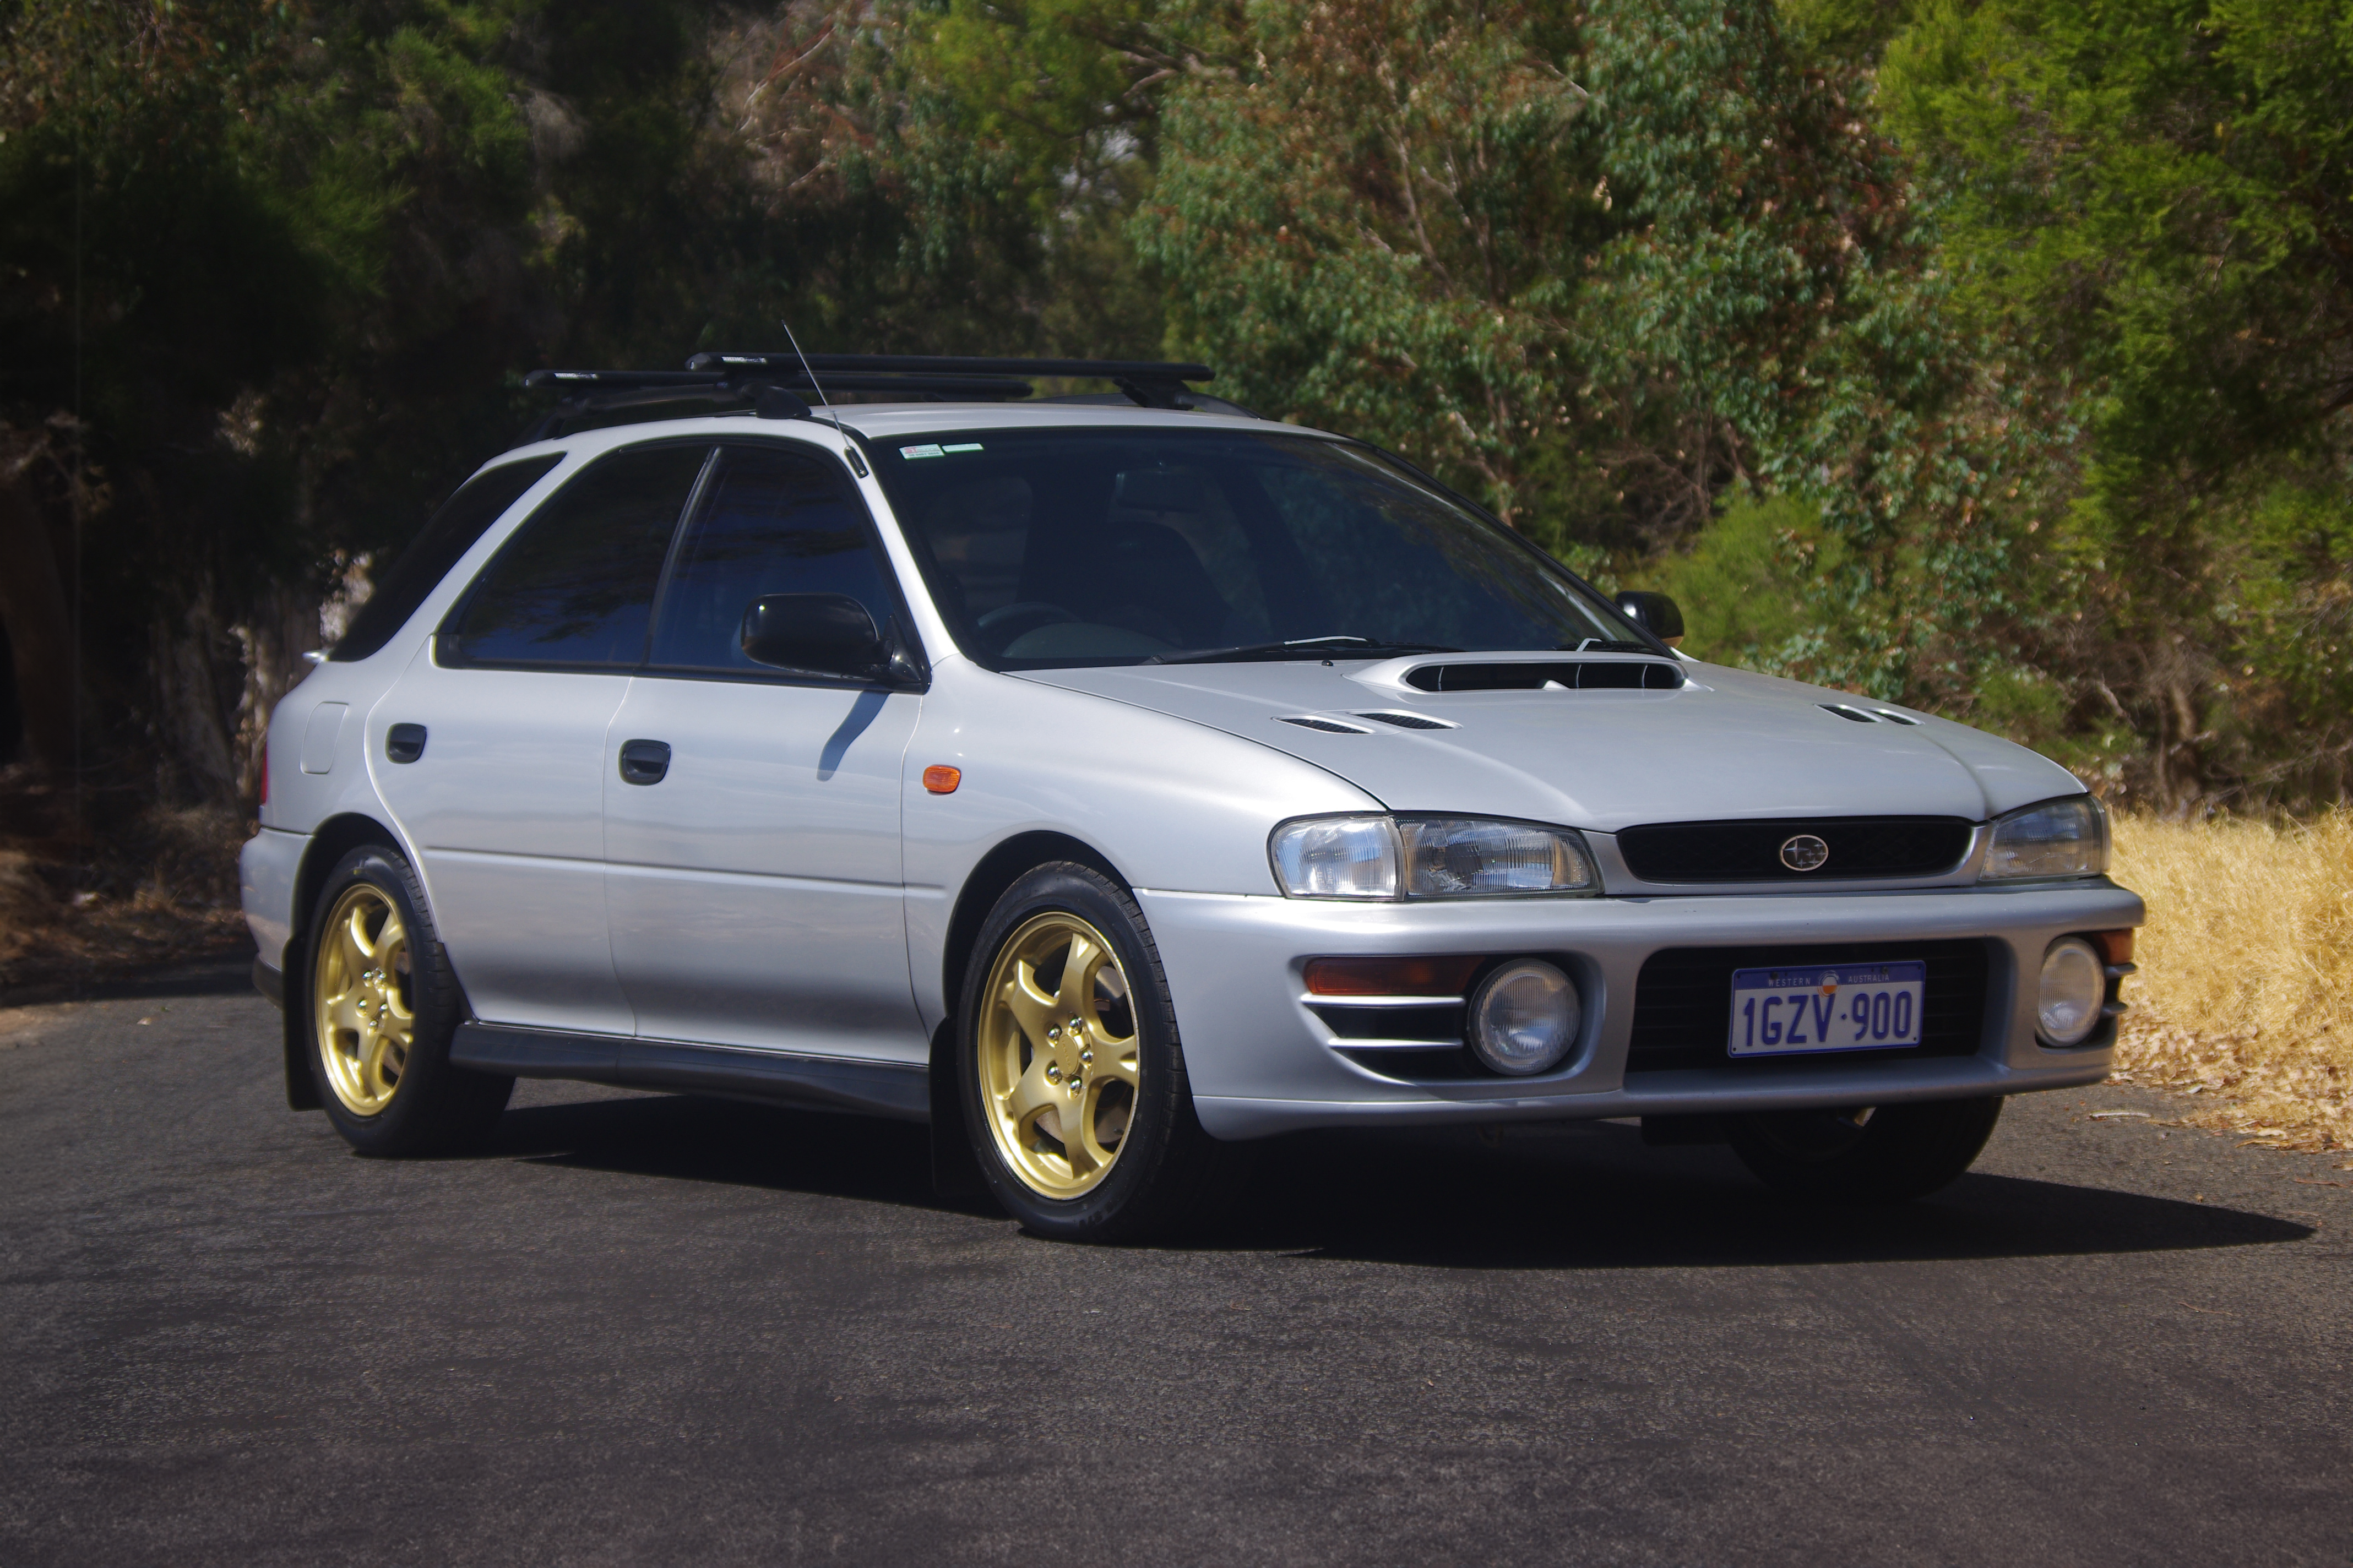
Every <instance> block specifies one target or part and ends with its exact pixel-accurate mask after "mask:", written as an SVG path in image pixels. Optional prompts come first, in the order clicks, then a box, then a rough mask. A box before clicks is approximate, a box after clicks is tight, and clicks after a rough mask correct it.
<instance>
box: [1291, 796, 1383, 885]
mask: <svg viewBox="0 0 2353 1568" xmlns="http://www.w3.org/2000/svg"><path fill="white" fill-rule="evenodd" d="M1268 848H1269V849H1270V850H1271V853H1272V854H1273V857H1274V874H1275V879H1276V880H1278V881H1280V882H1281V883H1282V890H1283V891H1284V892H1286V893H1289V894H1290V895H1291V896H1292V897H1293V898H1294V899H1394V898H1396V897H1397V890H1398V834H1397V824H1396V823H1394V822H1391V821H1390V820H1389V819H1388V817H1386V816H1316V817H1310V818H1308V819H1307V820H1306V821H1304V822H1286V823H1284V824H1283V825H1282V826H1281V827H1278V828H1276V829H1275V830H1274V837H1273V838H1272V839H1271V840H1270V841H1269V843H1268Z"/></svg>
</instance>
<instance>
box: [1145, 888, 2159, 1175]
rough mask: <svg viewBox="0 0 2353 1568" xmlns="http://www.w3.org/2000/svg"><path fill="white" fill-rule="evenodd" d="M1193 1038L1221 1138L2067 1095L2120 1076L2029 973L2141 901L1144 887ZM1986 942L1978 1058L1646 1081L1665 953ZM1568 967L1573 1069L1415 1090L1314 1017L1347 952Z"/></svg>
mask: <svg viewBox="0 0 2353 1568" xmlns="http://www.w3.org/2000/svg"><path fill="white" fill-rule="evenodd" d="M1136 898H1137V900H1138V902H1139V903H1140V904H1141V905H1142V906H1143V909H1144V911H1145V919H1146V920H1147V921H1150V922H1151V926H1152V931H1153V935H1154V937H1155V942H1156V943H1157V945H1158V948H1159V951H1160V958H1161V963H1162V965H1163V967H1164V969H1165V970H1166V973H1167V976H1168V983H1169V987H1170V990H1171V992H1172V994H1173V997H1174V1000H1175V1002H1176V1016H1177V1019H1178V1021H1179V1024H1180V1026H1181V1027H1182V1029H1183V1031H1184V1047H1185V1062H1186V1069H1187V1075H1188V1077H1189V1078H1190V1079H1191V1082H1192V1087H1193V1100H1194V1105H1195V1108H1196V1109H1197V1110H1198V1114H1199V1116H1200V1119H1201V1124H1202V1126H1203V1127H1204V1128H1206V1129H1207V1130H1208V1131H1209V1132H1210V1133H1211V1134H1213V1135H1214V1136H1217V1137H1220V1138H1229V1139H1233V1138H1254V1137H1261V1136H1265V1135H1267V1134H1271V1133H1275V1132H1282V1131H1293V1130H1295V1129H1299V1128H1306V1127H1328V1126H1343V1125H1349V1126H1357V1125H1371V1124H1388V1125H1410V1124H1421V1125H1427V1124H1436V1123H1443V1122H1464V1121H1470V1122H1491V1121H1560V1120H1573V1119H1590V1118H1597V1117H1611V1116H1635V1115H1653V1116H1655V1115H1672V1114H1683V1113H1705V1112H1720V1111H1741V1110H1780V1109H1789V1110H1794V1109H1799V1108H1801V1107H1805V1106H1815V1105H1857V1104H1871V1105H1887V1104H1894V1103H1897V1102H1900V1101H1905V1100H1957V1099H1965V1098H1968V1097H1971V1096H1977V1095H2006V1094H2021V1093H2025V1092H2028V1091H2031V1090H2034V1089H2067V1088H2072V1087H2073V1086H2076V1085H2080V1084H2087V1083H2096V1082H2098V1081H2099V1080H2100V1079H2104V1078H2105V1077H2106V1076H2107V1073H2108V1069H2109V1067H2110V1065H2111V1061H2112V1058H2113V1056H2114V1050H2113V1047H2111V1046H2105V1045H2099V1046H2092V1047H2079V1048H2077V1049H2073V1050H2052V1049H2051V1048H2049V1047H2045V1046H2043V1045H2042V1043H2041V1042H2040V1041H2039V1040H2037V1039H2036V1037H2035V1028H2034V1005H2035V997H2034V994H2033V991H2032V988H2031V985H2030V984H2022V983H2021V977H2022V976H2024V977H2031V976H2032V975H2034V974H2036V973H2039V971H2040V968H2041V964H2042V953H2043V950H2044V949H2045V948H2046V947H2048V946H2049V944H2050V943H2051V942H2052V941H2053V940H2054V939H2056V938H2058V937H2061V936H2064V935H2066V934H2068V933H2069V932H2072V931H2109V930H2115V929H2116V928H2119V927H2125V926H2137V925H2139V924H2140V923H2142V921H2143V919H2144V918H2145V910H2144V909H2143V906H2142V903H2141V900H2140V899H2139V897H2138V895H2137V894H2134V893H2132V892H2129V891H2127V890H2126V889H2122V888H2119V887H2117V886H2116V885H2115V884H2114V883H2112V882H2109V881H2107V880H2106V879H2097V880H2092V881H2084V882H2073V883H2064V884H2045V885H2042V886H2030V887H2017V888H1969V889H1911V890H1902V891H1886V892H1870V893H1826V894H1812V893H1809V894H1759V895H1713V896H1706V897H1693V898H1598V899H1561V900H1495V901H1493V902H1485V901H1474V900H1462V901H1460V902H1444V903H1440V902H1435V901H1433V902H1430V903H1422V904H1369V905H1349V904H1342V903H1332V902H1324V901H1320V900H1303V899H1283V898H1275V897H1263V896H1240V895H1226V894H1203V893H1170V892H1158V891H1153V890H1149V889H1137V892H1136ZM1967 938H1977V939H1982V940H1984V941H1985V942H1987V943H1988V944H1989V951H1990V953H1991V956H1992V959H1993V962H1992V963H1991V964H1990V966H1989V971H1988V977H1987V981H1986V987H1987V995H1986V1003H1985V1012H1984V1020H1983V1039H1982V1040H1981V1042H1980V1043H1979V1046H1978V1050H1977V1051H1976V1052H1975V1054H1973V1055H1969V1056H1947V1057H1923V1058H1918V1059H1915V1060H1894V1061H1887V1060H1881V1061H1874V1062H1871V1063H1868V1064H1862V1063H1857V1064H1853V1065H1840V1064H1838V1063H1837V1062H1835V1060H1834V1059H1831V1058H1810V1060H1809V1061H1808V1063H1807V1065H1806V1066H1805V1068H1803V1070H1801V1071H1796V1070H1793V1071H1782V1070H1778V1064H1774V1063H1763V1062H1756V1061H1746V1062H1742V1063H1738V1064H1732V1063H1730V1062H1727V1064H1726V1065H1725V1067H1723V1068H1705V1069H1686V1070H1678V1071H1649V1072H1632V1073H1630V1072H1628V1071H1627V1065H1626V1064H1627V1057H1628V1052H1629V1047H1630V1040H1631V1037H1632V1030H1633V1023H1634V1017H1633V1014H1634V1006H1633V1004H1634V992H1635V982H1636V979H1637V976H1638V975H1639V974H1640V973H1641V968H1642V964H1643V962H1644V960H1646V959H1648V958H1649V957H1650V956H1651V954H1652V953H1654V952H1659V951H1660V950H1662V949H1665V948H1689V947H1757V946H1760V945H1787V946H1789V947H1792V948H1802V947H1808V946H1814V945H1819V944H1826V943H1835V942H1873V943H1885V942H1903V941H1919V942H1944V941H1950V940H1953V939H1967ZM1440 953H1477V954H1482V955H1498V956H1500V955H1504V954H1512V953H1537V954H1557V955H1564V956H1566V957H1567V959H1568V960H1569V961H1570V962H1571V963H1572V964H1573V966H1574V967H1575V969H1576V970H1577V973H1578V980H1579V984H1580V988H1581V989H1582V991H1583V993H1584V1001H1585V1026H1584V1033H1583V1036H1582V1037H1581V1038H1580V1039H1579V1040H1578V1042H1577V1048H1576V1049H1575V1050H1574V1051H1572V1052H1571V1053H1570V1055H1569V1057H1568V1058H1567V1060H1566V1061H1565V1062H1564V1063H1563V1064H1562V1066H1561V1067H1560V1068H1557V1069H1556V1070H1555V1071H1553V1072H1550V1073H1546V1074H1543V1075H1541V1076H1538V1077H1535V1078H1527V1079H1502V1078H1493V1077H1486V1078H1462V1079H1445V1080H1442V1081H1419V1082H1403V1081H1399V1080H1398V1079H1395V1078H1392V1077H1389V1076H1386V1075H1385V1074H1383V1073H1381V1072H1376V1071H1374V1070H1371V1069H1370V1068H1367V1067H1365V1066H1360V1065H1359V1063H1358V1061H1357V1060H1352V1059H1351V1058H1349V1057H1347V1056H1345V1055H1343V1054H1342V1053H1341V1050H1340V1049H1338V1048H1336V1047H1335V1039H1336V1037H1335V1035H1334V1033H1333V1031H1332V1029H1331V1028H1329V1027H1328V1026H1326V1025H1325V1024H1324V1021H1323V1020H1322V1019H1321V1018H1319V1017H1318V1016H1316V1015H1315V1014H1314V1012H1312V1011H1310V1010H1309V1008H1308V1005H1307V1003H1306V999H1305V992H1306V984H1305V977H1304V970H1305V966H1306V963H1307V961H1308V960H1309V959H1311V958H1320V957H1326V956H1337V955H1366V956H1382V955H1398V956H1404V955H1420V954H1440Z"/></svg>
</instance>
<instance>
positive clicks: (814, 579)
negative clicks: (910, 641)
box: [652, 447, 892, 671]
mask: <svg viewBox="0 0 2353 1568" xmlns="http://www.w3.org/2000/svg"><path fill="white" fill-rule="evenodd" d="M769 594H847V595H849V596H850V597H851V598H853V599H856V600H857V601H858V602H859V603H860V604H861V605H865V606H866V612H867V614H869V615H871V616H873V617H874V624H875V626H877V627H888V626H890V624H891V617H892V597H891V594H890V590H889V588H888V586H887V584H886V579H885V577H884V567H883V563H882V560H881V556H880V555H879V554H878V553H877V552H876V550H875V547H874V542H873V530H872V529H871V526H870V525H869V523H868V521H867V518H866V509H865V508H864V507H863V506H861V505H860V504H859V502H858V500H856V498H855V497H854V496H853V495H852V494H851V492H850V490H849V485H848V482H847V481H846V480H845V479H843V478H842V476H841V475H840V473H839V470H838V469H837V468H836V467H835V465H834V464H832V463H831V462H829V461H828V460H826V459H825V458H818V457H814V456H810V455H805V454H802V453H798V452H794V451H790V450H786V449H782V448H778V447H724V448H723V449H722V450H721V452H720V455H719V468H718V469H717V471H716V472H715V473H714V474H713V475H712V480H711V482H710V484H708V485H707V486H705V487H704V489H703V500H702V506H701V508H700V509H699V510H698V511H697V513H696V516H695V520H694V522H693V525H692V526H691V528H689V529H688V531H687V534H686V538H685V540H684V541H683V542H681V544H680V546H679V552H678V559H677V561H676V562H675V563H673V564H672V566H671V568H670V585H669V586H668V587H667V588H665V589H664V590H663V592H662V601H661V614H660V615H659V616H658V617H656V620H655V624H654V651H653V659H652V662H653V663H654V664H655V665H656V666H659V667H661V668H671V669H697V670H722V669H723V670H744V671H754V670H765V669H766V667H765V666H764V665H757V664H754V663H753V662H752V661H751V660H750V659H748V658H744V650H743V647H741V644H740V639H741V637H742V634H743V627H744V611H745V610H746V609H748V608H749V607H750V606H751V604H752V601H753V600H754V599H757V598H761V597H763V596H765V595H769Z"/></svg>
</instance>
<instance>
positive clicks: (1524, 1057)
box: [1470, 958, 1585, 1078]
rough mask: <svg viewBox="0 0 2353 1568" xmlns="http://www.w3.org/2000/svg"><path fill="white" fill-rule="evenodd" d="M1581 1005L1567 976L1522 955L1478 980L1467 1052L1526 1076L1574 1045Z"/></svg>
mask: <svg viewBox="0 0 2353 1568" xmlns="http://www.w3.org/2000/svg"><path fill="white" fill-rule="evenodd" d="M1584 1021H1585V1004H1584V1003H1583V1002H1582V1001H1580V1000H1579V999H1578V997H1577V987H1576V985H1575V984H1572V983H1571V982H1570V980H1569V978H1568V976H1567V975H1566V974H1563V973H1561V972H1560V971H1559V970H1558V969H1556V968H1555V967H1554V966H1553V965H1551V964H1549V963H1543V962H1542V961H1540V960H1537V959H1533V958H1523V959H1518V960H1515V961H1514V962H1513V963H1507V964H1505V965H1504V966H1503V967H1502V968H1501V969H1498V970H1497V971H1495V973H1493V974H1490V975H1489V976H1487V978H1486V979H1485V980H1484V981H1483V982H1482V983H1481V984H1480V986H1479V989H1478V990H1477V992H1475V993H1474V994H1472V998H1471V1029H1470V1036H1471V1051H1472V1055H1474V1056H1476V1057H1477V1058H1479V1059H1480V1060H1481V1061H1482V1062H1484V1063H1485V1064H1486V1065H1487V1066H1489V1067H1491V1068H1494V1069H1495V1070H1496V1071H1497V1072H1500V1073H1508V1074H1510V1075H1511V1076H1512V1077H1514V1078H1525V1077H1526V1076H1527V1075H1528V1074H1530V1073H1538V1072H1543V1071H1544V1070H1545V1069H1546V1068H1550V1067H1555V1066H1557V1065H1558V1064H1559V1061H1560V1059H1561V1058H1563V1057H1565V1056H1567V1055H1568V1050H1569V1047H1571V1046H1574V1045H1575V1044H1577V1027H1578V1026H1579V1025H1581V1024H1582V1023H1583V1022H1584Z"/></svg>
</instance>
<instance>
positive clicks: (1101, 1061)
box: [1095, 1040, 1135, 1089]
mask: <svg viewBox="0 0 2353 1568" xmlns="http://www.w3.org/2000/svg"><path fill="white" fill-rule="evenodd" d="M1095 1072H1096V1074H1097V1076H1099V1077H1102V1078H1103V1079H1109V1080H1110V1081H1111V1082H1113V1083H1124V1084H1125V1085H1127V1087H1128V1088H1130V1089H1134V1087H1135V1042H1134V1040H1114V1041H1113V1042H1112V1043H1111V1044H1110V1045H1109V1046H1107V1047H1104V1046H1098V1047H1096V1048H1095Z"/></svg>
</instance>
